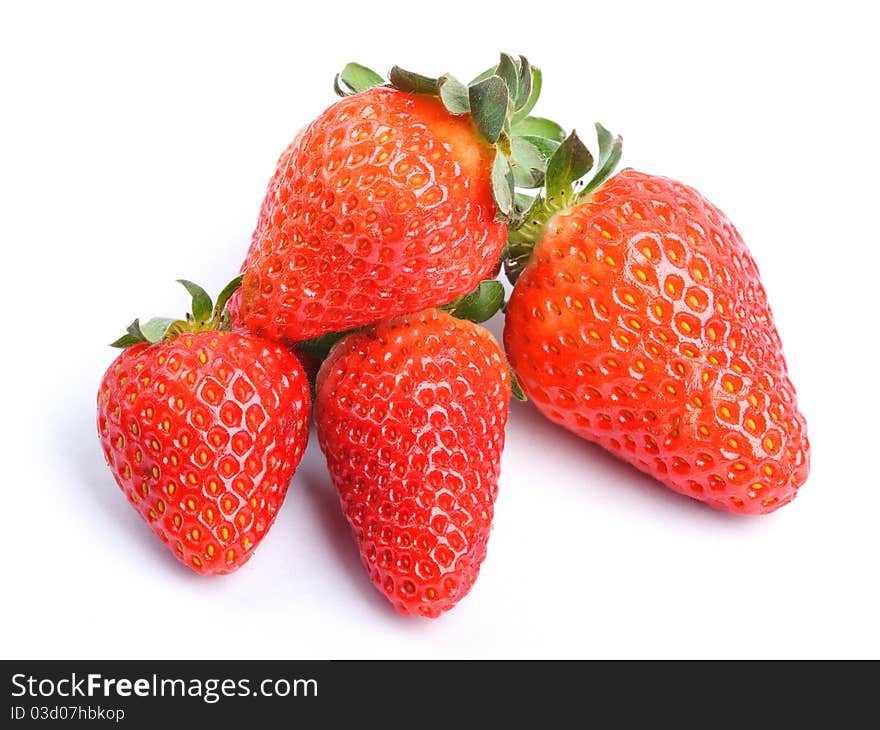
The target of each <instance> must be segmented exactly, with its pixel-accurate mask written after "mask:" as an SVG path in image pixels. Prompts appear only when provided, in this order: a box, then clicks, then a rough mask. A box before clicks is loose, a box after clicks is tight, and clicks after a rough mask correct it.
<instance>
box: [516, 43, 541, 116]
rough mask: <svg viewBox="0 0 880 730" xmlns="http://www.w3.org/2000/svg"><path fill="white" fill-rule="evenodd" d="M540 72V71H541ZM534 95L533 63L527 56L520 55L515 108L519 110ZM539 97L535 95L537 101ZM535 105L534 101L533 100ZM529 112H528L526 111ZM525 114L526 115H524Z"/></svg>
mask: <svg viewBox="0 0 880 730" xmlns="http://www.w3.org/2000/svg"><path fill="white" fill-rule="evenodd" d="M539 73H540V72H539ZM539 91H540V89H539ZM531 96H532V65H531V64H530V63H529V61H528V59H527V58H526V57H525V56H520V57H519V91H518V93H517V95H516V99H515V100H514V102H513V108H514V109H515V110H516V111H517V112H519V111H520V110H521V109H522V108H523V107H524V106H525V104H526V103H527V102H528V101H529V100H530V99H531ZM537 101H538V97H537V96H536V97H535V102H537ZM532 106H534V102H532ZM526 114H528V112H526ZM523 116H525V115H523Z"/></svg>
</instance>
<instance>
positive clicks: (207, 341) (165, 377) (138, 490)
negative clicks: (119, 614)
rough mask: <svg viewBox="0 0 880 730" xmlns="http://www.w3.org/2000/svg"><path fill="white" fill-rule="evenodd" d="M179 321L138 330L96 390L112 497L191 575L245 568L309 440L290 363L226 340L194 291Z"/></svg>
mask: <svg viewBox="0 0 880 730" xmlns="http://www.w3.org/2000/svg"><path fill="white" fill-rule="evenodd" d="M181 283H183V284H184V286H185V287H186V288H187V290H188V291H189V292H190V294H191V295H192V313H191V314H189V315H187V318H186V319H185V320H178V321H173V320H168V319H154V320H150V321H149V322H148V323H146V324H145V325H143V326H141V325H140V323H139V322H138V320H135V321H134V322H133V323H132V325H131V326H130V327H129V328H128V333H127V334H126V335H124V336H123V337H122V338H120V339H119V340H117V341H116V342H115V343H114V346H116V347H121V348H123V351H122V353H121V354H120V355H119V356H118V357H117V358H116V360H115V361H114V362H113V363H112V364H111V365H110V367H109V368H108V370H107V372H106V373H105V374H104V377H103V379H102V380H101V386H100V389H99V391H98V434H99V437H100V440H101V446H102V448H103V451H104V456H105V458H106V460H107V464H108V465H109V467H110V470H111V471H112V472H113V476H114V477H115V479H116V482H117V483H118V484H119V487H120V488H121V489H122V491H123V492H124V494H125V495H126V497H127V498H128V499H129V501H130V502H131V504H132V506H133V507H134V508H135V509H136V510H137V511H138V513H139V514H140V515H141V516H142V517H143V518H144V519H145V520H146V521H147V523H148V524H149V525H150V527H151V528H152V530H153V531H154V532H155V533H156V534H157V535H158V536H159V538H160V539H161V540H162V542H164V543H165V544H166V545H167V546H168V548H169V549H170V550H171V551H172V553H173V554H174V555H175V557H176V558H177V559H178V560H180V561H181V562H182V563H184V565H186V566H188V567H189V568H192V569H193V570H195V571H196V572H197V573H201V574H204V575H214V574H219V573H229V572H231V571H233V570H235V569H236V568H239V567H241V565H243V564H244V563H245V562H246V561H247V560H248V559H249V558H250V556H251V554H252V553H253V551H254V549H255V548H256V547H257V545H259V544H260V542H261V541H262V539H263V538H264V537H265V535H266V533H267V531H268V530H269V528H270V527H271V526H272V522H273V521H274V520H275V516H276V514H277V513H278V509H279V507H280V506H281V503H282V502H283V501H284V496H285V494H286V492H287V487H288V484H289V482H290V479H291V477H292V476H293V473H294V471H295V470H296V467H297V465H298V464H299V461H300V458H301V457H302V454H303V451H304V449H305V447H306V441H307V439H308V419H309V387H308V381H307V380H306V377H305V375H304V374H303V371H302V369H301V367H300V365H299V362H298V361H297V359H296V358H295V357H294V356H293V355H291V354H290V353H289V352H288V351H287V350H286V349H285V348H283V347H281V346H280V345H277V344H275V343H272V342H270V341H268V340H265V339H262V338H260V337H256V336H254V335H251V334H247V333H239V332H233V331H230V329H229V319H230V318H229V312H228V310H226V308H225V307H226V303H227V300H228V299H229V297H230V295H231V294H232V293H233V291H234V290H235V289H236V288H237V287H238V285H239V284H240V277H239V278H238V279H236V280H235V281H233V282H232V284H230V286H228V287H227V288H226V289H225V290H224V291H223V293H222V294H221V295H220V296H219V297H218V299H217V304H216V306H215V305H213V304H212V302H211V299H210V297H209V296H208V295H207V294H206V293H205V292H204V290H203V289H201V287H199V286H197V285H195V284H193V283H191V282H186V281H184V282H181Z"/></svg>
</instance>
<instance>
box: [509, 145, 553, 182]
mask: <svg viewBox="0 0 880 730" xmlns="http://www.w3.org/2000/svg"><path fill="white" fill-rule="evenodd" d="M532 139H536V138H532ZM550 154H552V152H551V153H550ZM550 154H544V152H543V151H542V150H541V149H540V148H539V147H538V146H537V145H535V144H533V143H532V142H531V141H530V140H529V139H528V138H526V137H514V138H513V139H512V140H511V155H510V166H511V168H512V169H513V181H514V183H516V185H517V186H519V187H522V188H539V187H541V185H543V183H544V171H545V170H546V169H547V160H548V159H549V158H550Z"/></svg>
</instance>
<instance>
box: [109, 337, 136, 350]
mask: <svg viewBox="0 0 880 730" xmlns="http://www.w3.org/2000/svg"><path fill="white" fill-rule="evenodd" d="M138 342H143V340H139V339H138V338H137V337H133V336H132V335H128V334H126V335H122V337H120V338H119V339H118V340H113V342H111V343H110V347H118V348H119V349H120V350H124V349H125V348H126V347H131V346H132V345H136V344H137V343H138Z"/></svg>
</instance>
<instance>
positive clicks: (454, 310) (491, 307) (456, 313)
mask: <svg viewBox="0 0 880 730" xmlns="http://www.w3.org/2000/svg"><path fill="white" fill-rule="evenodd" d="M502 304H504V285H503V284H502V283H501V282H500V281H497V280H495V279H487V280H486V281H481V282H480V283H479V285H478V286H477V288H476V289H474V290H473V291H471V292H468V293H467V294H465V295H463V296H460V297H458V299H455V300H453V301H452V302H450V303H449V304H448V305H446V306H445V307H443V309H446V310H447V311H448V312H449V313H450V314H451V315H452V316H453V317H457V318H458V319H467V320H470V321H471V322H477V323H480V322H485V321H486V320H487V319H489V318H490V317H492V315H494V314H495V313H496V312H497V311H498V310H499V309H501V305H502Z"/></svg>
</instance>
